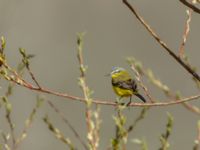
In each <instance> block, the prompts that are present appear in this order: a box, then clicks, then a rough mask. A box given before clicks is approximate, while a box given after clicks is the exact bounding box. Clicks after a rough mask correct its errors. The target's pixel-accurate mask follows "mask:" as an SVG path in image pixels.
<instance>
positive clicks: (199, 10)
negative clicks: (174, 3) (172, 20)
mask: <svg viewBox="0 0 200 150" xmlns="http://www.w3.org/2000/svg"><path fill="white" fill-rule="evenodd" d="M179 1H180V2H181V3H182V4H184V5H186V6H187V7H189V8H191V9H192V10H193V11H194V12H196V13H198V14H200V9H199V8H197V7H196V6H194V5H193V4H191V3H189V2H188V1H187V0H179Z"/></svg>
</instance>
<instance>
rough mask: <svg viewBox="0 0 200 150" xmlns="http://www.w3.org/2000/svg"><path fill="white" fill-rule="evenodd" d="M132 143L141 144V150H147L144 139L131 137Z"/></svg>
mask: <svg viewBox="0 0 200 150" xmlns="http://www.w3.org/2000/svg"><path fill="white" fill-rule="evenodd" d="M132 142H133V143H135V144H138V145H140V146H141V150H148V146H147V143H146V141H145V140H140V139H133V140H132Z"/></svg>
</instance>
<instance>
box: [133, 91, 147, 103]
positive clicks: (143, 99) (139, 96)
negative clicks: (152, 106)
mask: <svg viewBox="0 0 200 150" xmlns="http://www.w3.org/2000/svg"><path fill="white" fill-rule="evenodd" d="M135 96H137V97H138V98H139V99H141V100H142V101H143V102H144V103H146V99H145V98H144V97H143V96H142V95H140V94H139V93H137V94H135Z"/></svg>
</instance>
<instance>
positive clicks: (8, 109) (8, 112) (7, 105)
mask: <svg viewBox="0 0 200 150" xmlns="http://www.w3.org/2000/svg"><path fill="white" fill-rule="evenodd" d="M2 100H3V102H4V104H5V109H6V119H7V121H8V124H9V128H10V132H11V139H12V145H13V146H14V145H15V143H16V138H15V133H14V129H15V125H14V123H13V121H12V119H11V111H12V105H11V103H10V102H9V101H8V99H7V97H2Z"/></svg>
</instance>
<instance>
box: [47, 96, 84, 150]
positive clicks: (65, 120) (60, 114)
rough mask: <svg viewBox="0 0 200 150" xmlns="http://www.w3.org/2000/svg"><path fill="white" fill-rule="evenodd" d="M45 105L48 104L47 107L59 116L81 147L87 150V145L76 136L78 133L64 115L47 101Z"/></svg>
mask: <svg viewBox="0 0 200 150" xmlns="http://www.w3.org/2000/svg"><path fill="white" fill-rule="evenodd" d="M47 103H48V104H49V106H50V107H51V108H52V109H54V111H55V112H56V113H57V114H58V115H59V116H60V118H61V119H62V120H63V121H64V123H65V124H66V125H67V126H68V127H69V128H70V130H71V131H72V132H73V133H74V135H75V137H76V138H77V139H78V140H79V141H80V143H81V144H82V145H83V147H84V148H85V149H86V150H88V147H87V145H86V144H85V143H84V141H83V140H82V139H81V137H80V135H79V134H78V132H77V131H76V130H75V128H74V127H73V125H71V123H70V122H69V121H68V120H67V118H66V117H65V116H64V114H63V113H62V112H60V110H59V109H58V108H57V107H56V106H55V105H54V104H53V103H52V102H51V101H50V100H47Z"/></svg>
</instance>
